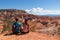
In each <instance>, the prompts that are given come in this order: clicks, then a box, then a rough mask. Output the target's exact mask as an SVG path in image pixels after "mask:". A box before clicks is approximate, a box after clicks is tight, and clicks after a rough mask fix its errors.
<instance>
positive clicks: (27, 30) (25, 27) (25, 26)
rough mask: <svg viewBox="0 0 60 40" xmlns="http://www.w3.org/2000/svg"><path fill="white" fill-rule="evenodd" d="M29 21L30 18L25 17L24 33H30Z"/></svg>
mask: <svg viewBox="0 0 60 40" xmlns="http://www.w3.org/2000/svg"><path fill="white" fill-rule="evenodd" d="M27 21H28V19H25V20H24V23H23V26H22V27H21V32H22V33H29V25H28V23H27Z"/></svg>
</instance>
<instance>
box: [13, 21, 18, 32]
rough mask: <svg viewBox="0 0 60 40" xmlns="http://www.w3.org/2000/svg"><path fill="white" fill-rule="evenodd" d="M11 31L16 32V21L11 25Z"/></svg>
mask: <svg viewBox="0 0 60 40" xmlns="http://www.w3.org/2000/svg"><path fill="white" fill-rule="evenodd" d="M12 32H13V33H18V27H17V23H16V22H15V23H13V25H12Z"/></svg>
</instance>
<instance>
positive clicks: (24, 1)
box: [0, 0, 60, 14]
mask: <svg viewBox="0 0 60 40" xmlns="http://www.w3.org/2000/svg"><path fill="white" fill-rule="evenodd" d="M12 8H13V9H20V10H27V12H29V13H33V14H50V13H51V14H54V13H55V14H57V13H58V14H60V12H59V11H60V0H0V9H12ZM46 11H47V12H46Z"/></svg>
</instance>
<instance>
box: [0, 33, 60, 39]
mask: <svg viewBox="0 0 60 40" xmlns="http://www.w3.org/2000/svg"><path fill="white" fill-rule="evenodd" d="M0 40H60V36H52V35H47V34H42V33H36V32H30V33H28V34H24V35H9V36H4V34H0Z"/></svg>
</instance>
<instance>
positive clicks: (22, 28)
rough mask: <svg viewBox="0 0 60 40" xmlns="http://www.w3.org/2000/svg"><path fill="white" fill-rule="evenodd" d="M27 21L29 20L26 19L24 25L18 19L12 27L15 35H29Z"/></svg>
mask: <svg viewBox="0 0 60 40" xmlns="http://www.w3.org/2000/svg"><path fill="white" fill-rule="evenodd" d="M27 21H28V19H25V20H24V23H21V22H19V19H17V18H16V19H15V21H14V22H13V25H12V32H13V34H20V33H28V32H29V25H28V24H27ZM22 25H23V26H22Z"/></svg>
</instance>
